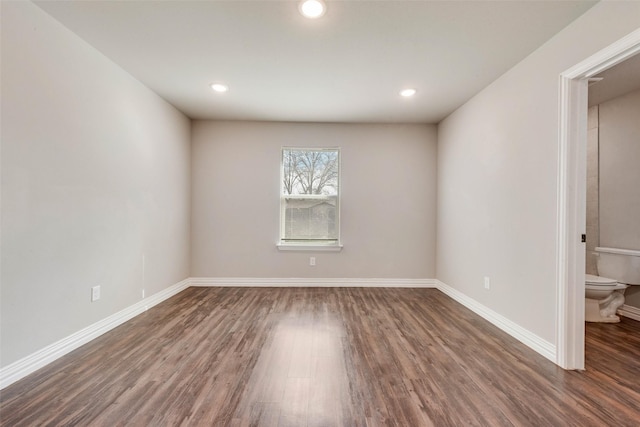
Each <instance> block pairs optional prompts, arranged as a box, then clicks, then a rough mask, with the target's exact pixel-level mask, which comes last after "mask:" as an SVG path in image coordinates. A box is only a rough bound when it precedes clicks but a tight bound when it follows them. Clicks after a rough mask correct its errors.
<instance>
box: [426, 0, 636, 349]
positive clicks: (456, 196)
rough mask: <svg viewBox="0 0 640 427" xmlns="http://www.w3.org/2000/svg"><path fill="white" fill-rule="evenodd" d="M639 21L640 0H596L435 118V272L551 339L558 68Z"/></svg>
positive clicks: (553, 329) (578, 59) (582, 57)
mask: <svg viewBox="0 0 640 427" xmlns="http://www.w3.org/2000/svg"><path fill="white" fill-rule="evenodd" d="M639 27H640V2H601V3H598V4H597V5H596V6H594V7H593V8H591V9H590V10H588V11H587V12H586V13H585V14H584V15H583V16H581V17H580V18H578V19H577V20H576V21H574V22H573V23H572V24H571V25H569V26H568V27H566V28H565V29H564V30H562V31H561V32H560V33H558V34H557V35H556V36H555V37H554V38H552V39H551V40H549V41H548V42H547V43H546V44H544V45H543V46H541V47H540V48H539V49H538V50H537V51H535V52H534V53H532V54H531V55H530V56H529V57H527V58H525V59H524V60H523V61H522V62H520V63H519V64H518V65H516V66H515V67H514V68H512V69H511V70H509V71H508V72H507V73H505V74H504V75H503V76H502V77H500V78H499V79H498V80H496V81H495V82H494V83H492V84H491V85H490V86H488V87H487V88H486V89H484V90H483V91H482V92H480V93H479V94H478V95H476V96H475V97H474V98H472V99H471V100H470V101H469V102H467V103H466V104H465V105H463V106H462V107H460V108H459V109H458V110H457V111H456V112H454V113H453V114H451V115H450V116H449V117H448V118H446V119H445V120H444V121H443V122H441V123H440V125H439V127H438V215H437V218H438V225H437V229H438V236H437V277H438V279H440V280H441V281H443V282H444V283H446V284H448V285H450V286H452V287H454V288H455V289H457V290H459V291H460V292H462V293H464V294H466V295H467V296H469V297H471V298H473V299H475V300H476V301H478V302H480V303H482V304H484V305H485V306H487V307H489V308H490V309H492V310H494V311H496V312H497V313H499V314H501V315H503V316H505V317H507V318H508V319H510V320H512V321H513V322H515V323H517V324H519V325H520V326H522V327H523V328H525V329H527V330H529V331H531V332H533V333H534V334H536V335H537V336H539V337H541V338H542V339H544V340H547V341H548V342H550V343H555V340H556V337H555V333H556V324H555V319H556V309H557V307H556V303H557V301H556V292H557V289H556V283H555V272H556V254H555V250H556V238H557V235H556V233H557V231H556V229H557V223H556V208H557V168H558V134H559V133H558V117H559V116H558V99H559V75H560V73H562V72H563V71H565V70H568V69H569V68H570V67H572V66H573V65H575V64H577V63H579V62H581V61H583V60H585V59H586V58H588V57H589V56H591V55H592V54H594V53H596V52H597V51H599V50H600V49H603V48H605V47H607V46H609V45H610V44H612V43H614V42H616V41H617V40H619V39H621V38H622V37H624V36H625V35H627V34H629V33H630V32H632V31H634V30H636V29H637V28H639ZM484 276H489V277H490V278H491V289H490V290H485V289H484V286H483V277H484Z"/></svg>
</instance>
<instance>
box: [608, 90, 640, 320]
mask: <svg viewBox="0 0 640 427" xmlns="http://www.w3.org/2000/svg"><path fill="white" fill-rule="evenodd" d="M599 110H600V114H599V126H600V138H599V145H600V168H599V169H600V242H601V245H602V246H605V247H609V248H622V249H635V250H640V91H634V92H631V93H628V94H626V95H623V96H620V97H618V98H615V99H612V100H610V101H607V102H603V103H602V104H600V105H599ZM625 297H626V302H625V303H626V304H627V305H631V306H634V307H638V308H640V286H633V287H631V288H629V289H627V291H626V292H625Z"/></svg>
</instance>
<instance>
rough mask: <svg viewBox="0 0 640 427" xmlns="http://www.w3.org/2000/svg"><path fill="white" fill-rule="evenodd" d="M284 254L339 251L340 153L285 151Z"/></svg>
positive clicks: (282, 229)
mask: <svg viewBox="0 0 640 427" xmlns="http://www.w3.org/2000/svg"><path fill="white" fill-rule="evenodd" d="M280 172H281V177H282V179H281V182H280V187H281V189H280V244H279V245H278V246H279V248H280V249H281V250H296V249H297V250H305V249H313V250H321V249H326V250H339V249H340V244H339V242H340V206H339V205H340V198H339V188H340V185H339V180H340V150H339V149H337V148H331V149H329V148H326V149H325V148H321V149H318V148H313V149H308V148H283V149H282V165H281V171H280Z"/></svg>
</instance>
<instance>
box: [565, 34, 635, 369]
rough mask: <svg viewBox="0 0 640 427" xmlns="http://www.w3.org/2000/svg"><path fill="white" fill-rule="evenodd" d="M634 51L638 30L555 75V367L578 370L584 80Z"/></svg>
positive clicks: (581, 307)
mask: <svg viewBox="0 0 640 427" xmlns="http://www.w3.org/2000/svg"><path fill="white" fill-rule="evenodd" d="M638 53H640V29H638V30H636V31H634V32H632V33H630V34H629V35H627V36H625V37H624V38H622V39H620V40H618V41H617V42H615V43H613V44H611V45H610V46H608V47H606V48H605V49H602V50H601V51H599V52H597V53H596V54H594V55H592V56H590V57H589V58H587V59H585V60H584V61H582V62H580V63H578V64H576V65H574V66H573V67H571V68H569V69H568V70H566V71H564V72H563V73H561V74H560V105H559V107H560V108H559V113H560V119H559V144H558V188H557V197H558V200H557V212H556V213H557V222H556V224H557V233H556V289H557V296H556V363H557V364H558V365H560V366H561V367H562V368H564V369H584V316H585V315H584V275H585V254H586V247H585V244H584V243H582V242H581V239H580V237H581V235H582V234H583V233H585V229H586V187H587V183H586V164H587V108H588V107H587V101H588V80H589V78H590V77H593V76H595V75H597V74H599V73H601V72H602V71H604V70H606V69H608V68H611V67H613V66H614V65H616V64H619V63H620V62H623V61H625V60H626V59H628V58H630V57H632V56H634V55H636V54H638Z"/></svg>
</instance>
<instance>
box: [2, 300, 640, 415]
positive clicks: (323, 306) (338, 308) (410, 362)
mask: <svg viewBox="0 0 640 427" xmlns="http://www.w3.org/2000/svg"><path fill="white" fill-rule="evenodd" d="M586 351H587V353H586V354H587V360H586V363H587V371H584V372H574V371H564V370H562V369H560V368H558V367H557V366H555V365H554V364H553V363H551V362H549V361H548V360H546V359H545V358H543V357H542V356H540V355H538V354H537V353H535V352H534V351H532V350H530V349H529V348H527V347H526V346H524V345H523V344H520V343H519V342H517V341H516V340H515V339H513V338H511V337H510V336H508V335H507V334H505V333H503V332H502V331H500V330H499V329H497V328H495V327H494V326H492V325H491V324H489V323H488V322H486V321H485V320H483V319H482V318H480V317H479V316H477V315H476V314H474V313H472V312H471V311H469V310H467V309H466V308H464V307H463V306H461V305H460V304H458V303H456V302H455V301H453V300H451V299H450V298H448V297H447V296H445V295H444V294H442V293H441V292H439V291H437V290H435V289H381V288H269V289H268V288H189V289H187V290H185V291H184V292H182V293H180V294H178V295H176V296H175V297H173V298H171V299H170V300H167V301H165V302H164V303H162V304H160V305H158V306H156V307H154V308H153V309H151V310H149V311H148V312H146V313H144V314H142V315H140V316H138V317H136V318H134V319H132V320H131V321H129V322H127V323H126V324H124V325H122V326H120V327H118V328H116V329H114V330H113V331H111V332H109V333H107V334H105V335H103V336H102V337H100V338H98V339H96V340H94V341H92V342H91V343H89V344H87V345H85V346H83V347H81V348H79V349H78V350H76V351H74V352H72V353H70V354H69V355H67V356H65V357H63V358H61V359H59V360H57V361H55V362H54V363H52V364H50V365H49V366H47V367H45V368H43V369H41V370H39V371H37V372H35V373H34V374H32V375H30V376H28V377H27V378H25V379H23V380H21V381H19V382H17V383H15V384H13V385H11V386H9V387H7V388H6V389H4V390H3V391H2V392H1V395H0V420H1V423H2V425H7V426H34V425H38V426H39V425H82V426H87V425H91V426H118V425H132V426H174V425H189V426H254V425H255V426H258V425H259V426H376V425H389V426H475V425H477V426H512V425H515V426H638V425H639V424H640V322H635V321H632V320H628V319H623V322H622V323H620V324H618V325H605V324H587V349H586Z"/></svg>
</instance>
